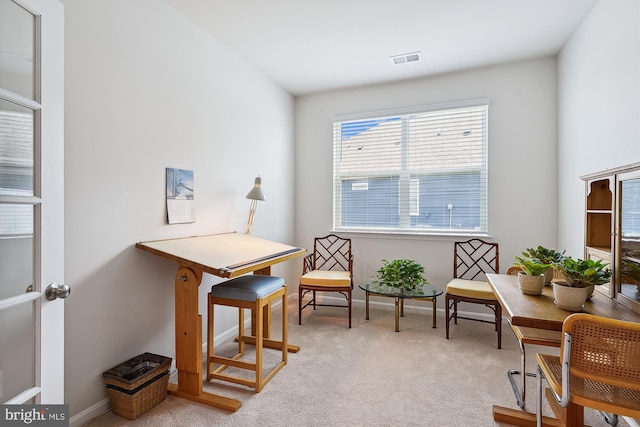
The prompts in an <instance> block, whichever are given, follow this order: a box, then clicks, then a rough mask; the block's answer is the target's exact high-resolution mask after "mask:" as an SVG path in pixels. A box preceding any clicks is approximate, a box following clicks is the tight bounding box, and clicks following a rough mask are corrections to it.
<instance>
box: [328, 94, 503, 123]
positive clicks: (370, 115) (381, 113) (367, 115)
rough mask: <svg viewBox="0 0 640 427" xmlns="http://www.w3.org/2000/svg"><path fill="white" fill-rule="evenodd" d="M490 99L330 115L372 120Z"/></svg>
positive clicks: (335, 118)
mask: <svg viewBox="0 0 640 427" xmlns="http://www.w3.org/2000/svg"><path fill="white" fill-rule="evenodd" d="M490 101H491V99H490V98H475V99H468V100H464V101H452V102H443V103H440V104H429V105H417V106H414V107H405V108H393V109H389V110H377V111H368V112H359V113H346V114H337V115H334V116H332V121H334V122H345V121H350V120H359V119H372V120H373V119H376V118H382V117H387V116H396V115H403V114H412V113H426V112H428V111H437V110H449V109H454V108H466V107H480V106H482V105H487V106H488V105H489V104H490Z"/></svg>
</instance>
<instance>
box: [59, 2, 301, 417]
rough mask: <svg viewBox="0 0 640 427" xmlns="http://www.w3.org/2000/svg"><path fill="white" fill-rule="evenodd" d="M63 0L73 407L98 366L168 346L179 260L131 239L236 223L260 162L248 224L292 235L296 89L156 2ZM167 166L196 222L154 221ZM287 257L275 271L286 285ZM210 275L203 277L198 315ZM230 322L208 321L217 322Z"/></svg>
mask: <svg viewBox="0 0 640 427" xmlns="http://www.w3.org/2000/svg"><path fill="white" fill-rule="evenodd" d="M64 5H65V23H66V25H65V39H66V41H65V50H66V57H65V73H66V76H65V85H66V90H65V98H66V103H65V108H66V118H65V129H66V138H65V142H66V148H65V181H66V184H65V192H66V203H65V209H66V212H65V228H66V229H65V239H66V248H65V253H66V262H65V270H66V281H67V283H68V284H69V285H70V286H71V288H72V294H71V296H70V297H69V298H68V299H67V300H66V301H65V309H66V316H65V322H66V346H65V350H66V364H65V369H66V385H65V401H66V402H68V403H69V404H70V411H71V415H72V416H74V415H76V414H78V413H79V412H81V411H84V410H87V408H90V407H91V406H92V405H95V404H97V403H99V402H100V401H101V400H103V399H105V398H106V392H105V389H104V383H103V380H102V376H101V374H102V372H103V371H105V370H107V369H109V368H111V367H113V366H115V365H117V364H119V363H121V362H123V361H124V360H126V359H128V358H130V357H133V356H135V355H138V354H141V353H143V352H146V351H149V352H155V353H159V354H162V355H166V356H171V357H174V354H175V352H174V328H173V326H174V324H173V319H174V316H173V314H174V300H173V294H174V291H173V287H174V275H175V273H176V271H177V265H175V264H173V263H171V262H168V261H164V260H162V259H160V258H159V257H156V256H154V255H151V254H148V253H146V252H142V251H140V250H137V249H135V248H134V244H135V243H136V242H138V241H144V240H154V239H162V238H169V237H181V236H190V235H198V234H207V233H215V232H223V231H229V230H239V231H241V232H243V231H244V224H245V221H246V218H247V214H248V209H249V201H248V200H246V199H245V198H244V196H245V195H246V193H247V192H248V191H249V190H250V189H251V187H252V186H253V180H254V177H255V176H256V175H258V174H260V175H261V176H262V178H263V188H264V191H265V193H266V196H267V201H266V202H261V203H260V205H259V206H258V212H257V215H256V220H255V223H254V228H253V230H252V234H254V235H256V236H259V237H264V238H268V239H273V240H277V241H280V242H283V243H290V244H293V243H294V242H293V222H294V217H293V214H294V207H293V186H292V184H291V183H292V182H294V175H293V153H294V147H293V142H294V141H293V129H294V124H293V117H294V116H293V113H294V100H293V97H292V96H290V95H289V94H288V93H286V92H285V91H283V90H281V89H280V88H279V87H277V86H275V85H274V84H273V83H271V82H270V81H268V80H267V79H266V78H265V77H264V76H263V75H261V74H260V73H258V72H257V71H256V70H255V69H254V68H252V67H250V66H248V65H247V64H246V63H243V62H242V61H241V60H239V59H238V57H237V56H235V55H234V54H233V53H231V52H230V51H229V50H227V49H226V48H225V47H224V46H222V45H220V44H219V43H218V42H217V41H216V40H214V39H212V38H211V37H210V36H209V35H207V34H205V33H204V32H203V31H202V30H201V29H200V28H199V27H197V26H195V25H194V24H192V23H191V22H190V21H188V20H186V19H184V18H183V17H182V16H181V15H180V14H178V13H177V12H176V11H175V10H173V9H172V8H171V7H170V6H169V5H167V4H166V3H164V2H159V1H152V0H136V1H130V0H109V1H103V0H65V1H64ZM166 167H177V168H183V169H191V170H193V171H194V172H195V206H196V221H197V222H196V223H195V224H185V225H167V224H166V213H165V198H164V191H165V168H166ZM299 264H300V263H295V261H294V262H288V263H283V264H282V265H280V266H276V267H275V268H274V269H273V273H274V274H277V275H281V276H285V277H286V278H287V280H288V282H289V283H292V280H294V279H293V277H294V274H293V272H295V273H299V270H300V269H301V265H299ZM217 280H219V279H216V278H213V277H211V276H205V278H204V280H203V282H204V283H203V285H202V286H201V295H200V302H201V310H200V312H201V313H205V316H204V317H205V318H206V305H205V301H206V299H205V296H206V292H207V290H208V288H209V286H210V285H211V284H212V283H215V282H216V281H217ZM293 283H295V281H293ZM235 322H237V315H235V314H233V315H231V316H226V317H225V318H221V319H216V333H220V332H221V330H224V329H226V328H227V327H229V326H230V325H234V324H235ZM219 325H220V328H218V326H219ZM203 331H206V326H203Z"/></svg>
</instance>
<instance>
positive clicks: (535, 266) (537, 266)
mask: <svg viewBox="0 0 640 427" xmlns="http://www.w3.org/2000/svg"><path fill="white" fill-rule="evenodd" d="M515 258H516V260H515V261H514V262H513V263H511V265H513V266H516V267H520V269H521V270H522V272H523V273H524V274H526V275H527V276H540V275H541V274H543V273H544V272H545V271H546V270H547V269H549V268H551V267H552V265H551V264H545V263H543V262H541V261H540V260H539V259H538V258H522V257H519V256H516V257H515Z"/></svg>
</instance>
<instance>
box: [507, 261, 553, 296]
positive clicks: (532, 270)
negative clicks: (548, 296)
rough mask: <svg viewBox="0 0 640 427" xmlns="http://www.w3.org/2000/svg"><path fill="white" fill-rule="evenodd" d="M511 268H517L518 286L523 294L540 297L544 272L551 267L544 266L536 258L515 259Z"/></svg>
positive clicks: (548, 265)
mask: <svg viewBox="0 0 640 427" xmlns="http://www.w3.org/2000/svg"><path fill="white" fill-rule="evenodd" d="M515 259H516V260H515V261H514V262H513V263H511V265H512V266H515V267H518V268H519V269H520V271H519V272H518V285H519V286H520V290H521V291H522V293H523V294H527V295H540V294H542V289H544V283H545V277H544V272H545V271H547V270H548V269H549V268H551V267H552V266H551V265H550V264H544V263H543V262H541V261H540V260H539V259H537V258H522V257H519V256H516V257H515Z"/></svg>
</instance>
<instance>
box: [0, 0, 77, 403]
mask: <svg viewBox="0 0 640 427" xmlns="http://www.w3.org/2000/svg"><path fill="white" fill-rule="evenodd" d="M63 73H64V9H63V6H62V4H61V3H59V2H58V1H57V0H0V404H3V403H15V404H20V403H46V404H61V403H64V381H63V380H64V300H63V299H62V298H56V299H54V300H51V301H50V300H49V299H47V298H46V297H45V294H46V293H47V292H46V289H47V288H48V287H49V285H50V284H52V283H60V284H64V240H63V239H64V204H63V201H64V200H63V195H64V192H63V190H64V187H63V186H64V181H63V178H64V169H63V168H64V152H63V148H64V147H63V146H64V128H63V125H64V115H63V108H64V102H63V100H64V78H63ZM58 289H59V290H58V291H57V293H53V294H52V295H53V296H56V295H59V296H65V295H66V294H65V291H66V289H65V287H64V286H60V287H58ZM50 296H51V295H50ZM53 296H51V297H52V298H53Z"/></svg>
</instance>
